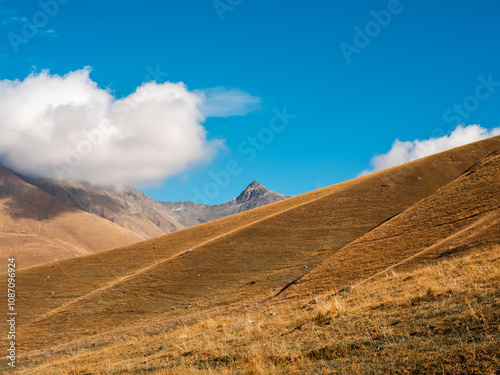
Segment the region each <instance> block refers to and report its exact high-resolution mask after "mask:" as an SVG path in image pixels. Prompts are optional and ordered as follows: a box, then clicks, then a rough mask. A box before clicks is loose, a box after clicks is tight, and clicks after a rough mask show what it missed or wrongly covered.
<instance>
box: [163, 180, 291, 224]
mask: <svg viewBox="0 0 500 375" xmlns="http://www.w3.org/2000/svg"><path fill="white" fill-rule="evenodd" d="M289 197H290V195H284V194H279V193H276V192H274V191H271V190H268V189H267V188H266V187H265V186H263V185H261V184H260V183H259V182H258V181H253V182H252V183H251V184H250V185H248V186H247V187H246V188H245V190H243V191H242V192H241V193H240V195H238V196H237V197H236V198H233V199H231V200H229V201H227V202H225V203H222V204H217V205H214V206H209V205H204V204H198V203H193V202H186V201H180V202H162V203H163V204H164V205H165V206H166V207H168V208H169V209H170V210H172V211H174V212H178V213H179V214H180V215H181V216H182V217H183V219H184V220H188V219H190V220H193V221H197V222H198V224H201V223H205V222H207V221H212V220H216V219H220V218H222V217H225V216H229V215H233V214H237V213H239V212H243V211H247V210H251V209H253V208H257V207H260V206H264V205H266V204H270V203H274V202H278V201H280V200H283V199H286V198H289Z"/></svg>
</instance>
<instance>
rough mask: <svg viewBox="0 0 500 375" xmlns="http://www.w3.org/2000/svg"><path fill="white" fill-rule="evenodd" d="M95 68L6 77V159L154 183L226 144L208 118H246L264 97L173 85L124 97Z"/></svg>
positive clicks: (24, 168) (1, 91)
mask: <svg viewBox="0 0 500 375" xmlns="http://www.w3.org/2000/svg"><path fill="white" fill-rule="evenodd" d="M89 73H90V69H89V68H85V69H82V70H78V71H74V72H70V73H68V74H66V75H64V76H59V75H52V74H50V73H49V72H48V71H42V72H41V73H38V74H37V73H33V74H31V75H29V76H28V77H26V78H25V79H24V80H14V81H12V80H3V81H0V132H1V137H0V163H2V164H3V165H4V166H6V167H8V168H11V169H14V170H15V171H17V172H20V173H24V174H27V175H34V176H43V177H49V178H59V179H77V180H86V181H89V182H92V183H97V184H113V185H130V184H136V185H137V184H153V183H157V182H160V181H162V180H163V179H165V178H166V177H168V176H171V175H173V174H176V173H179V172H182V171H184V170H186V169H188V168H189V167H190V166H192V165H194V164H196V163H199V162H200V161H203V160H210V159H211V158H212V157H213V156H214V154H215V153H216V152H217V150H218V148H219V147H221V145H222V143H223V141H222V140H217V139H215V140H213V139H212V140H211V139H208V137H207V131H206V129H205V128H204V126H203V122H204V121H205V118H206V117H207V116H218V117H226V116H233V115H243V114H246V113H248V112H250V111H252V110H254V109H255V108H256V105H257V104H258V102H259V100H258V98H255V97H253V96H251V95H249V94H247V93H244V92H243V91H241V90H235V89H233V90H225V89H223V88H217V89H216V90H213V89H212V90H208V91H206V92H205V91H200V90H197V91H189V90H188V89H187V87H186V86H185V85H184V84H182V83H171V82H165V83H161V84H160V83H156V82H148V83H144V84H143V85H141V86H140V87H138V88H137V89H136V91H135V92H133V93H132V94H130V95H129V96H127V97H125V98H121V99H117V98H115V97H114V96H113V94H112V93H111V92H110V91H109V90H106V89H102V88H100V87H98V85H97V84H96V82H94V81H93V80H92V79H91V78H90V76H89ZM224 102H226V103H227V105H226V106H225V105H224Z"/></svg>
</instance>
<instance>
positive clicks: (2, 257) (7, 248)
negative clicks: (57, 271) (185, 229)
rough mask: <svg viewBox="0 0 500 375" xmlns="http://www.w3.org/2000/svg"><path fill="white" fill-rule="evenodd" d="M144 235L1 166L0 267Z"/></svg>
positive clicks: (73, 253)
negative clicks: (10, 261) (10, 259)
mask: <svg viewBox="0 0 500 375" xmlns="http://www.w3.org/2000/svg"><path fill="white" fill-rule="evenodd" d="M142 239H144V237H141V236H139V235H137V234H135V233H133V232H131V231H130V230H127V229H125V228H123V227H120V226H118V225H116V224H114V223H112V222H110V221H108V220H105V219H102V218H100V217H98V216H95V215H91V214H89V213H87V212H84V211H82V210H78V209H76V208H74V207H71V206H69V205H67V204H66V203H63V202H61V201H59V200H57V199H56V198H54V197H52V196H50V195H49V194H47V193H45V192H44V191H42V190H40V189H39V188H37V187H35V186H33V185H31V184H29V183H27V182H25V181H23V180H21V179H20V178H19V177H17V176H16V175H14V174H13V173H11V172H9V171H8V170H6V169H4V168H1V167H0V244H1V245H0V267H2V269H5V268H6V264H7V260H6V259H7V258H8V257H16V258H17V259H18V264H17V266H18V267H19V268H21V267H27V266H31V265H34V264H39V263H46V262H50V261H55V260H60V259H64V258H69V257H73V256H79V255H84V254H88V253H91V252H96V251H102V250H106V249H109V248H112V247H116V246H119V245H123V244H127V243H133V242H137V241H140V240H142Z"/></svg>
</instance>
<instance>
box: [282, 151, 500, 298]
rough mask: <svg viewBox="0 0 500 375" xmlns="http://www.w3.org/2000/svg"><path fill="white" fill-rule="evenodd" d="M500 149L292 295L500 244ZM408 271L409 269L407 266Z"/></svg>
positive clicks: (355, 246)
mask: <svg viewBox="0 0 500 375" xmlns="http://www.w3.org/2000/svg"><path fill="white" fill-rule="evenodd" d="M499 191H500V149H499V150H498V151H497V152H494V153H493V154H491V155H490V156H488V157H486V158H485V159H483V160H481V161H480V162H479V163H477V164H476V165H474V166H473V167H472V168H470V169H469V170H468V171H467V172H466V173H464V174H463V175H461V176H460V177H459V178H457V179H456V180H454V181H452V182H451V183H449V184H447V185H445V186H444V187H442V188H441V189H439V190H438V191H437V192H436V193H435V194H433V195H431V196H429V197H427V198H425V199H423V200H422V201H420V202H418V203H417V204H415V205H413V206H412V207H410V208H408V209H407V210H406V211H405V212H403V213H401V214H400V215H398V216H396V217H395V218H393V219H391V220H389V221H387V222H385V223H383V224H382V225H380V226H379V227H378V228H376V229H374V230H373V231H371V232H369V233H367V234H366V235H364V236H362V237H360V238H358V239H357V240H356V241H354V242H353V243H351V244H349V245H348V246H346V247H344V248H343V249H342V250H341V251H339V252H337V253H336V254H334V255H333V256H331V257H330V258H329V259H328V260H326V261H325V262H324V263H323V264H322V265H321V267H319V268H318V269H316V270H314V271H313V272H311V273H310V274H308V275H307V276H305V277H304V278H303V279H302V280H300V281H299V283H298V286H294V287H292V288H290V290H291V291H293V292H297V293H299V294H303V293H304V292H306V291H314V292H320V291H322V290H326V289H331V288H332V286H336V287H338V288H340V287H343V286H345V285H346V284H351V285H353V284H355V283H357V282H359V281H360V280H363V279H366V278H367V277H369V276H371V275H374V274H376V273H377V272H380V271H381V270H384V269H385V268H387V267H390V266H392V265H394V264H396V263H398V262H401V261H405V260H407V259H408V258H409V257H411V256H413V255H414V254H417V253H421V255H420V256H417V257H414V258H411V263H415V262H417V261H423V260H426V261H429V260H431V259H433V258H434V259H435V258H437V257H440V256H442V255H443V254H449V253H453V252H457V251H464V250H466V249H467V248H469V247H473V246H478V245H487V244H495V243H499V242H500V230H499V229H500V194H499ZM402 266H404V264H402Z"/></svg>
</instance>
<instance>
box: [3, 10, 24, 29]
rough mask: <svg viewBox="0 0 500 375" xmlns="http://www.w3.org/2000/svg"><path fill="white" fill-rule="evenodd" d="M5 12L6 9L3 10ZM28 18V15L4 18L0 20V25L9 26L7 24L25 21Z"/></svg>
mask: <svg viewBox="0 0 500 375" xmlns="http://www.w3.org/2000/svg"><path fill="white" fill-rule="evenodd" d="M3 12H6V11H3ZM7 12H13V11H7ZM27 20H28V19H27V18H26V17H18V16H11V17H8V18H5V19H3V20H2V21H1V22H0V25H2V26H7V25H10V24H13V23H24V22H26V21H27Z"/></svg>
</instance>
